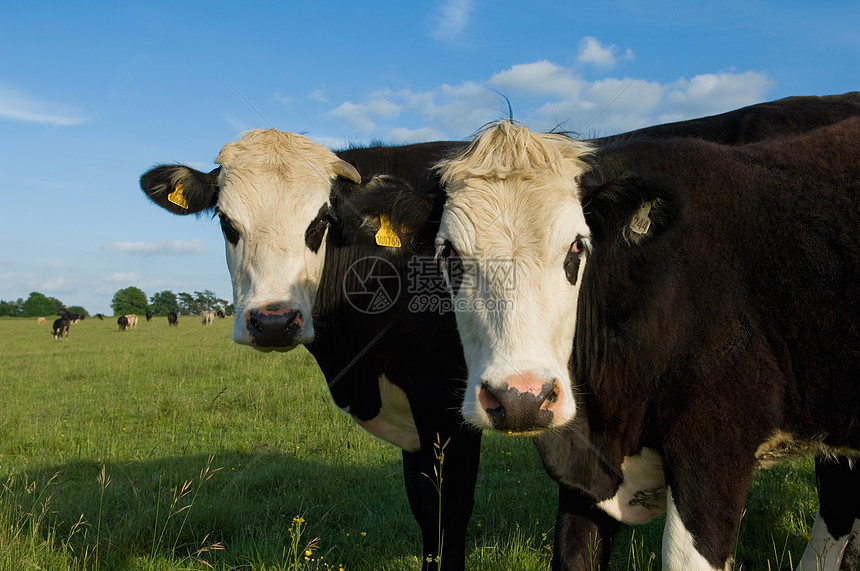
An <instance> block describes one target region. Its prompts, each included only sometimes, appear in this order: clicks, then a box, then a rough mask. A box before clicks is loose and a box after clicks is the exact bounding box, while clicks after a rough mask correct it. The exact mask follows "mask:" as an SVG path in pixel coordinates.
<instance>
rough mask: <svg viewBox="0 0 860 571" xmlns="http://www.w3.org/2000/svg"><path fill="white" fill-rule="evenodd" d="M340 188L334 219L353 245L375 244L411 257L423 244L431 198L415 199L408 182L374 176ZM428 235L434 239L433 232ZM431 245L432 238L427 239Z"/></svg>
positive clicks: (429, 196) (431, 205) (336, 193)
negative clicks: (357, 243) (360, 243)
mask: <svg viewBox="0 0 860 571" xmlns="http://www.w3.org/2000/svg"><path fill="white" fill-rule="evenodd" d="M349 186H350V188H349V189H345V188H344V187H343V186H341V187H340V188H341V189H343V190H344V192H340V191H338V192H335V195H336V196H340V197H341V198H340V200H338V201H337V207H336V212H335V217H336V218H337V220H338V221H340V222H341V224H342V227H343V228H344V230H345V231H346V232H347V233H349V234H351V235H352V236H353V239H354V240H355V241H357V242H367V243H368V244H371V243H375V244H376V246H377V247H381V248H387V249H389V250H390V252H389V253H396V251H395V250H396V249H398V248H399V249H400V250H399V251H401V252H403V253H405V254H407V255H411V254H412V253H414V250H415V248H416V247H418V246H419V244H420V243H421V242H423V241H424V239H425V238H426V236H424V234H426V233H427V232H426V230H427V221H428V218H429V216H430V213H431V212H432V210H433V205H434V198H435V197H434V196H431V195H427V196H424V195H419V194H418V193H416V192H415V190H414V189H413V188H412V185H411V184H409V182H407V181H405V180H403V179H400V178H397V177H394V176H389V175H378V176H374V177H373V178H371V179H370V180H368V181H367V182H365V183H362V184H360V185H349ZM432 234H434V235H435V230H433V232H432ZM430 243H431V244H432V236H431V237H430Z"/></svg>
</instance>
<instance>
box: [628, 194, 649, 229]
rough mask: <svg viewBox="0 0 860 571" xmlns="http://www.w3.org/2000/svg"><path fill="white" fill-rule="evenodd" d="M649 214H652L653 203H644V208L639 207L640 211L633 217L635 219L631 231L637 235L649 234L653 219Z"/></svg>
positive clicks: (631, 222)
mask: <svg viewBox="0 0 860 571" xmlns="http://www.w3.org/2000/svg"><path fill="white" fill-rule="evenodd" d="M649 214H651V203H650V202H643V203H642V206H640V207H639V210H638V211H637V212H636V214H634V215H633V219H632V220H631V221H630V229H631V230H633V231H634V232H636V233H637V234H642V235H645V234H647V233H648V230H650V229H651V218H649V217H648V215H649Z"/></svg>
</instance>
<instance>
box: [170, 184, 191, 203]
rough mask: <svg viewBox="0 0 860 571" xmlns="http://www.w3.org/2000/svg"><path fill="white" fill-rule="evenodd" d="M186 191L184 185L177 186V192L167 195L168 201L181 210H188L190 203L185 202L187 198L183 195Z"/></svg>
mask: <svg viewBox="0 0 860 571" xmlns="http://www.w3.org/2000/svg"><path fill="white" fill-rule="evenodd" d="M184 192H185V189H184V188H183V187H182V183H181V182H180V183H179V184H177V185H176V190H174V191H173V192H171V193H170V194H168V195H167V200H169V201H170V202H172V203H173V204H175V205H176V206H178V207H179V208H184V209H185V210H188V201H187V200H185V196H184V195H183V193H184Z"/></svg>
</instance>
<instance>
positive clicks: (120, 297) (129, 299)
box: [110, 286, 146, 315]
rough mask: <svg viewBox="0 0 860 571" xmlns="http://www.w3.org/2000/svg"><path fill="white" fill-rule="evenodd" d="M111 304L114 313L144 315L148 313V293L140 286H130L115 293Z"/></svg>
mask: <svg viewBox="0 0 860 571" xmlns="http://www.w3.org/2000/svg"><path fill="white" fill-rule="evenodd" d="M110 306H111V308H112V309H113V314H114V315H128V314H129V313H135V314H137V315H143V314H145V313H146V294H145V293H143V291H142V290H141V289H140V288H136V287H134V286H129V287H127V288H124V289H121V290H119V291H118V292H116V293H115V294H113V299H112V300H111V302H110Z"/></svg>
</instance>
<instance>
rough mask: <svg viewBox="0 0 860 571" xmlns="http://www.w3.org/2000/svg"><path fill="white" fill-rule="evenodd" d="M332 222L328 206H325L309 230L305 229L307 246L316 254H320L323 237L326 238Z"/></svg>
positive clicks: (321, 208)
mask: <svg viewBox="0 0 860 571" xmlns="http://www.w3.org/2000/svg"><path fill="white" fill-rule="evenodd" d="M331 221H332V215H331V211H330V210H329V207H328V204H323V205H322V206H320V209H319V211H318V212H317V215H316V217H315V218H314V219H313V220H311V223H310V224H308V227H307V229H305V245H306V246H307V247H308V249H309V250H310V251H311V252H313V253H314V254H316V253H317V252H319V249H320V246H322V241H323V236H325V231H326V228H328V225H329V223H330V222H331Z"/></svg>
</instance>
